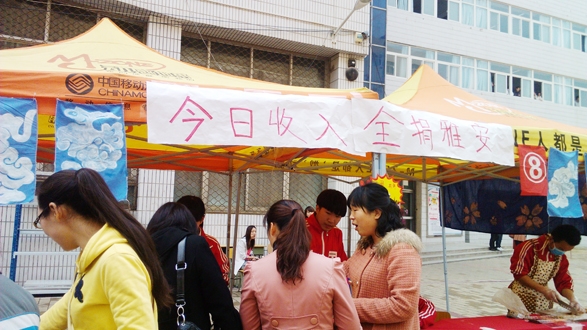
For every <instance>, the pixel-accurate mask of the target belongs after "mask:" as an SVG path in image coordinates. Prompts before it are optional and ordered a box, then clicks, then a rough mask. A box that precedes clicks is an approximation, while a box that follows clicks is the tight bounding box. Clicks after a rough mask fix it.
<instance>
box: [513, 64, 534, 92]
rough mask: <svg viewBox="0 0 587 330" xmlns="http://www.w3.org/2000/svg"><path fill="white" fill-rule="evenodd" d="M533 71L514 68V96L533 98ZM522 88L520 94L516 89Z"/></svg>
mask: <svg viewBox="0 0 587 330" xmlns="http://www.w3.org/2000/svg"><path fill="white" fill-rule="evenodd" d="M531 79H532V71H531V70H528V69H523V68H519V67H515V66H514V67H512V90H513V91H514V92H513V93H512V94H513V95H514V96H522V97H532V80H531ZM518 87H520V91H519V94H518V92H517V91H516V88H518Z"/></svg>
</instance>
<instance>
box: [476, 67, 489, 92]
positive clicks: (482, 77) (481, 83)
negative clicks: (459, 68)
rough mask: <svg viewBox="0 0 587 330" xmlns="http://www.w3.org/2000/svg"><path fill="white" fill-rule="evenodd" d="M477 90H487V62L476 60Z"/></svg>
mask: <svg viewBox="0 0 587 330" xmlns="http://www.w3.org/2000/svg"><path fill="white" fill-rule="evenodd" d="M477 90H480V91H484V92H487V91H489V62H488V61H481V60H477Z"/></svg>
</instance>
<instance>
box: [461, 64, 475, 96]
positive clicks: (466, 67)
mask: <svg viewBox="0 0 587 330" xmlns="http://www.w3.org/2000/svg"><path fill="white" fill-rule="evenodd" d="M461 87H463V88H469V89H474V88H475V60H474V59H472V58H469V57H463V68H462V78H461Z"/></svg>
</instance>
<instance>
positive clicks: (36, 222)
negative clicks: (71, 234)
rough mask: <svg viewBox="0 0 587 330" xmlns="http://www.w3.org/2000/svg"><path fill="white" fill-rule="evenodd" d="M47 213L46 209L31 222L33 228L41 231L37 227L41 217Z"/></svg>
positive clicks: (39, 227)
mask: <svg viewBox="0 0 587 330" xmlns="http://www.w3.org/2000/svg"><path fill="white" fill-rule="evenodd" d="M46 212H47V209H44V210H43V211H42V212H41V213H40V214H39V216H38V217H37V218H36V219H35V221H33V226H35V228H37V229H41V226H39V223H40V222H41V217H44V216H45V213H46Z"/></svg>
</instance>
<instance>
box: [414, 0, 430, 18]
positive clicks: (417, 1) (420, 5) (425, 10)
mask: <svg viewBox="0 0 587 330" xmlns="http://www.w3.org/2000/svg"><path fill="white" fill-rule="evenodd" d="M412 11H413V12H414V13H418V14H425V15H431V16H434V0H412Z"/></svg>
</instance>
